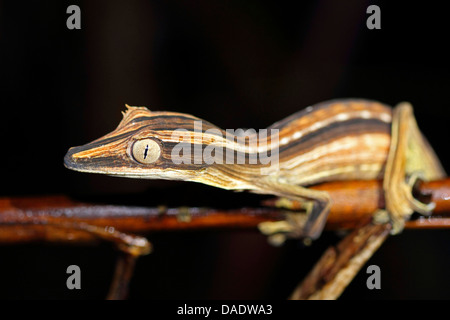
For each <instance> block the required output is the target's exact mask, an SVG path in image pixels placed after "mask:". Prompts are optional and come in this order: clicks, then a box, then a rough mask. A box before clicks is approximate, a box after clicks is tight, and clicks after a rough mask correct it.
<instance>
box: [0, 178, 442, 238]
mask: <svg viewBox="0 0 450 320" xmlns="http://www.w3.org/2000/svg"><path fill="white" fill-rule="evenodd" d="M312 188H313V189H317V190H326V191H327V192H328V193H329V194H330V196H331V198H332V200H333V206H332V209H331V212H330V215H329V218H328V221H327V226H326V228H327V229H328V230H337V229H353V228H355V227H357V226H358V225H359V224H360V222H361V221H364V220H365V219H367V218H369V217H371V216H372V214H373V212H374V211H375V210H376V209H378V208H383V207H384V197H383V190H382V182H380V181H348V182H331V183H326V184H321V185H317V186H314V187H312ZM418 192H419V193H420V195H421V197H422V198H423V199H426V198H428V199H431V201H433V202H435V203H436V209H435V210H434V212H433V215H432V216H431V217H426V218H423V217H422V218H419V219H416V220H412V221H408V222H407V224H406V228H449V227H450V215H449V212H450V178H447V179H445V180H441V181H435V182H428V183H423V184H422V185H420V186H418ZM265 205H266V206H269V207H258V208H239V209H235V210H221V209H212V208H196V207H191V208H169V209H167V208H149V207H133V206H119V205H103V204H95V203H86V202H78V201H75V200H72V199H70V198H69V197H67V196H64V195H57V196H42V197H11V198H0V242H1V243H16V242H28V241H37V240H42V241H69V242H73V241H81V242H83V241H92V240H94V237H93V236H92V235H90V234H87V233H86V232H83V231H79V230H70V237H69V236H68V230H65V229H64V224H67V222H70V221H76V222H85V223H88V224H91V225H96V226H105V227H113V228H116V229H118V230H120V231H122V232H130V233H149V232H155V231H173V230H196V229H204V228H255V227H256V226H257V225H258V224H259V223H260V222H263V221H277V220H283V219H284V213H283V210H280V209H278V208H276V207H274V206H275V199H274V200H268V201H265Z"/></svg>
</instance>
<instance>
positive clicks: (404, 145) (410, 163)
mask: <svg viewBox="0 0 450 320" xmlns="http://www.w3.org/2000/svg"><path fill="white" fill-rule="evenodd" d="M445 175H446V174H445V171H444V170H443V168H442V165H441V164H440V162H439V159H438V158H437V156H436V154H435V153H434V151H433V149H432V148H431V146H430V145H429V144H428V142H427V141H426V139H425V137H424V136H423V135H422V134H421V132H420V130H419V128H418V126H417V123H416V121H415V119H414V115H413V111H412V106H411V105H410V104H409V103H405V102H404V103H400V104H399V105H397V106H396V107H395V109H394V110H393V117H392V129H391V146H390V149H389V155H388V159H387V162H386V168H385V173H384V180H383V189H384V193H385V200H386V210H387V212H388V214H389V218H390V220H391V223H392V227H393V228H392V233H394V234H395V233H398V232H400V231H401V230H402V229H403V227H404V224H405V221H406V220H408V219H409V218H410V216H411V214H412V213H413V212H414V211H416V212H419V213H422V214H429V213H430V212H431V211H432V210H433V209H434V204H433V203H429V204H426V203H422V202H420V201H418V200H417V199H415V198H414V197H413V188H414V185H415V183H416V181H418V180H420V179H422V180H435V179H439V178H443V177H445Z"/></svg>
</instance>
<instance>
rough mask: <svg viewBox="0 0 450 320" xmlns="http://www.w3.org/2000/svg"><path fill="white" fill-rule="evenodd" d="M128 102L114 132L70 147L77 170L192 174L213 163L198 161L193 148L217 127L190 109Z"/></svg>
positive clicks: (68, 160)
mask: <svg viewBox="0 0 450 320" xmlns="http://www.w3.org/2000/svg"><path fill="white" fill-rule="evenodd" d="M127 108H128V110H127V111H126V112H124V113H123V119H122V121H121V122H120V124H119V126H118V127H117V128H116V129H115V130H114V131H113V132H111V133H109V134H107V135H105V136H103V137H101V138H99V139H97V140H94V141H92V142H90V143H88V144H85V145H83V146H79V147H73V148H70V149H69V151H68V152H67V154H66V156H65V157H64V165H65V166H66V167H67V168H69V169H72V170H76V171H82V172H89V173H102V174H108V175H114V176H123V177H130V178H143V179H169V180H191V179H193V178H195V177H196V176H198V175H199V174H201V172H202V171H204V169H205V168H206V167H207V164H205V163H204V162H203V161H201V163H196V161H195V159H194V153H193V152H192V154H187V152H188V151H191V150H193V149H194V148H191V147H192V145H193V144H194V143H197V142H198V141H199V139H198V138H199V137H200V136H201V134H202V132H204V131H205V130H207V129H210V128H217V127H215V126H213V125H211V124H210V123H208V122H206V121H203V120H201V119H199V118H196V117H194V116H191V115H187V114H181V113H175V112H151V111H150V110H148V109H147V108H145V107H130V106H127ZM199 123H200V124H201V126H202V128H201V129H200V130H201V131H198V125H199ZM187 137H188V138H189V139H188V140H189V141H187ZM200 141H201V139H200ZM200 143H201V142H200ZM180 160H181V161H180Z"/></svg>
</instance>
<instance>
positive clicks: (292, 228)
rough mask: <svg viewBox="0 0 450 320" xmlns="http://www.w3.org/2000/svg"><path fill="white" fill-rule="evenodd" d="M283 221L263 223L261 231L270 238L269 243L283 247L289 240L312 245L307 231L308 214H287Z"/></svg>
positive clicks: (260, 225) (259, 226)
mask: <svg viewBox="0 0 450 320" xmlns="http://www.w3.org/2000/svg"><path fill="white" fill-rule="evenodd" d="M285 215H286V219H285V220H282V221H267V222H261V223H260V224H259V225H258V229H259V231H260V232H261V233H262V234H264V235H266V236H267V237H268V242H269V243H270V244H271V245H274V246H277V247H278V246H281V245H282V244H283V243H284V242H285V241H286V240H287V239H303V240H304V243H305V244H311V237H310V236H309V235H308V234H307V232H306V230H305V225H306V223H307V220H308V214H307V213H305V212H302V211H298V212H286V213H285Z"/></svg>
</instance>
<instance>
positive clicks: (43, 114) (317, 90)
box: [0, 0, 450, 299]
mask: <svg viewBox="0 0 450 320" xmlns="http://www.w3.org/2000/svg"><path fill="white" fill-rule="evenodd" d="M70 4H78V5H79V6H80V8H81V17H82V22H81V25H82V29H81V30H68V29H67V27H66V19H67V18H68V16H69V15H68V14H66V9H67V7H68V6H69V5H70ZM371 4H377V5H379V6H380V8H381V27H382V28H381V30H368V29H367V27H366V19H367V17H368V14H366V8H367V7H368V6H369V5H371ZM446 12H447V11H446V8H444V7H441V6H437V5H429V4H427V3H422V4H419V3H417V4H412V3H411V2H400V1H395V4H394V3H393V1H390V2H388V1H361V0H359V1H357V0H349V1H345V2H344V1H331V0H322V1H314V2H306V1H301V2H300V1H299V3H297V4H292V3H289V4H288V3H279V2H271V1H245V2H244V1H192V2H191V1H170V2H166V1H72V2H66V1H30V2H20V1H0V85H1V86H0V106H1V115H0V119H1V125H0V134H1V135H0V137H1V142H2V145H1V157H0V159H1V160H0V161H1V168H2V173H1V183H0V196H25V195H44V194H61V193H64V194H69V195H72V196H75V197H81V198H82V197H90V198H91V199H94V200H98V201H100V200H101V201H109V202H111V201H114V202H117V203H122V202H126V203H133V204H140V205H148V206H156V205H159V204H167V205H169V206H176V205H197V206H198V205H214V206H217V207H220V206H233V205H235V204H238V203H239V204H242V203H253V202H257V201H259V200H260V198H258V196H256V195H250V194H247V193H242V194H236V193H232V192H227V191H223V190H218V189H214V188H212V187H207V186H202V185H199V184H194V183H182V182H176V183H175V182H167V181H144V180H132V179H120V178H112V177H107V176H97V175H89V174H81V173H77V172H72V171H69V170H67V169H65V168H64V166H63V161H62V159H63V156H64V154H65V152H66V151H67V149H68V148H69V147H71V146H75V145H80V144H84V143H86V142H88V141H91V140H93V139H96V138H98V137H100V136H102V135H104V134H105V133H107V132H109V131H111V130H113V129H114V128H115V126H117V124H118V123H119V121H120V119H121V113H120V111H123V110H124V109H125V108H124V104H125V103H128V104H130V105H145V106H147V107H149V108H150V109H151V110H170V111H178V112H184V113H190V114H194V115H196V116H198V117H200V118H203V119H207V120H208V121H210V122H212V123H214V124H216V125H218V126H220V127H222V128H249V127H251V128H265V127H267V126H268V125H270V124H272V123H273V122H275V121H277V120H280V119H282V118H283V117H285V116H288V115H290V114H292V113H294V112H296V111H298V110H300V109H302V108H304V107H306V106H308V105H311V104H314V103H318V102H321V101H324V100H327V99H333V98H341V97H362V98H367V99H375V100H379V101H382V102H385V103H387V104H390V105H395V104H396V103H398V102H400V101H405V100H406V101H410V102H411V103H412V104H413V106H414V107H415V114H416V117H417V119H418V123H419V126H420V127H421V129H422V131H423V132H424V134H425V135H426V136H427V137H428V139H429V141H430V142H431V144H432V145H433V147H434V148H435V150H436V152H437V154H438V155H439V157H440V158H441V161H442V163H443V165H444V167H445V168H446V170H447V172H448V171H450V167H449V156H450V154H449V152H448V146H447V144H448V142H447V141H448V139H449V132H450V129H449V128H448V126H449V125H448V122H449V121H448V117H449V115H450V111H449V110H450V100H449V99H448V93H449V91H450V90H449V87H450V77H449V76H450V62H449V57H450V54H449V53H450V52H449V49H448V35H449V31H450V28H449V27H448V21H447V20H448V13H447V16H446ZM148 238H149V239H150V240H151V241H152V243H153V244H154V246H155V252H154V253H153V254H151V255H149V256H146V257H144V258H142V259H141V260H140V261H139V263H138V265H137V269H136V273H135V276H134V278H133V282H132V284H131V290H130V298H179V299H192V298H196V299H209V298H215V299H260V298H274V299H285V298H286V297H287V296H288V295H289V293H290V292H291V290H292V289H293V288H294V287H295V285H296V284H297V283H298V282H299V281H300V280H301V279H302V278H303V277H304V276H305V274H306V273H307V272H308V270H309V269H310V268H311V266H312V265H313V264H314V262H315V261H317V259H318V258H319V257H320V255H321V253H322V252H323V250H324V249H325V248H326V247H327V246H328V245H330V244H331V243H334V242H336V241H337V240H338V238H339V236H338V235H336V234H334V233H331V232H326V233H325V234H324V235H323V236H322V237H321V238H320V239H319V240H318V241H317V242H315V243H314V244H313V245H312V246H311V247H307V248H305V247H303V246H302V245H301V244H300V243H298V242H295V241H291V242H289V243H287V244H286V245H285V246H284V247H282V248H273V247H271V246H269V245H268V244H267V242H266V239H265V237H263V236H262V235H260V234H259V233H258V232H257V231H256V230H247V231H244V230H240V231H229V230H222V231H217V230H215V231H201V232H179V233H165V234H162V233H161V234H151V235H148ZM449 240H450V237H449V232H448V231H446V230H441V231H404V232H403V233H402V234H401V235H399V236H396V237H391V238H389V239H388V240H387V242H386V243H385V244H384V245H383V247H382V248H381V249H380V250H379V251H378V252H377V253H376V254H375V256H374V257H373V258H372V259H371V260H370V261H369V264H377V265H378V266H380V268H381V272H382V289H381V290H378V291H370V290H368V289H367V288H366V285H365V281H366V278H367V274H365V268H363V270H362V271H361V273H360V274H359V275H358V276H357V278H356V279H355V281H354V282H353V283H352V284H351V285H350V286H349V287H348V289H347V291H346V292H345V293H344V294H343V296H342V299H380V298H384V299H391V298H395V299H401V298H414V299H426V298H441V299H442V298H443V299H448V298H450V295H449V292H450V290H448V287H449V285H450V280H449V277H448V270H449V268H450V258H449V257H450V255H449V253H450V249H449V248H450V246H449ZM0 257H1V259H0V261H1V263H0V298H13V299H16V298H52V299H59V298H68V299H77V298H95V299H101V298H103V297H104V296H105V294H106V292H107V289H108V284H109V281H110V279H111V276H112V271H113V264H114V261H115V258H116V252H115V251H114V250H113V249H112V247H111V246H110V245H109V244H101V245H99V246H62V245H55V244H53V245H48V244H28V245H2V246H1V247H0ZM71 264H77V265H79V266H80V267H81V270H82V290H79V291H69V290H67V289H66V286H65V281H66V277H67V275H66V273H65V270H66V268H67V266H68V265H71Z"/></svg>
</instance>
